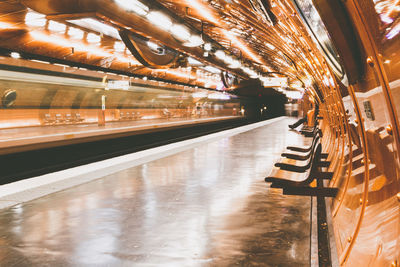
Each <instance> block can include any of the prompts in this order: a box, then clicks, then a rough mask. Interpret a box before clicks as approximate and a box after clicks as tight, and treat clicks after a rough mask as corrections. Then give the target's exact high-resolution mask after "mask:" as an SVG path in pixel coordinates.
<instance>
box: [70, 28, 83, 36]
mask: <svg viewBox="0 0 400 267" xmlns="http://www.w3.org/2000/svg"><path fill="white" fill-rule="evenodd" d="M68 35H69V36H70V37H71V38H73V39H82V38H83V35H84V32H83V31H82V30H80V29H77V28H73V27H69V29H68Z"/></svg>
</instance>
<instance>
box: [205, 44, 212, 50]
mask: <svg viewBox="0 0 400 267" xmlns="http://www.w3.org/2000/svg"><path fill="white" fill-rule="evenodd" d="M211 49H212V46H211V44H210V43H205V44H204V50H206V51H211Z"/></svg>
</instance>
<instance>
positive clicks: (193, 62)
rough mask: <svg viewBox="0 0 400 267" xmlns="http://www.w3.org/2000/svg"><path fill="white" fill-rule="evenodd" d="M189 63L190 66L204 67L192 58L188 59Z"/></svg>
mask: <svg viewBox="0 0 400 267" xmlns="http://www.w3.org/2000/svg"><path fill="white" fill-rule="evenodd" d="M188 63H189V65H203V63H201V62H200V61H198V60H197V59H195V58H192V57H188Z"/></svg>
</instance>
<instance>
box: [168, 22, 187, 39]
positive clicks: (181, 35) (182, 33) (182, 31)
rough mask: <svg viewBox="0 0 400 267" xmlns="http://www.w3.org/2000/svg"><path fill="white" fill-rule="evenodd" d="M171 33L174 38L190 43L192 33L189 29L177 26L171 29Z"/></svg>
mask: <svg viewBox="0 0 400 267" xmlns="http://www.w3.org/2000/svg"><path fill="white" fill-rule="evenodd" d="M171 33H172V35H173V36H174V37H176V38H177V39H179V40H181V41H188V40H189V38H190V31H189V29H188V28H187V27H185V26H183V25H180V24H175V25H173V26H172V27H171Z"/></svg>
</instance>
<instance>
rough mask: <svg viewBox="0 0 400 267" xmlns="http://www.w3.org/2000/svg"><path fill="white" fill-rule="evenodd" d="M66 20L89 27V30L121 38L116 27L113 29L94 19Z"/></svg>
mask: <svg viewBox="0 0 400 267" xmlns="http://www.w3.org/2000/svg"><path fill="white" fill-rule="evenodd" d="M68 22H69V23H72V24H75V25H78V26H81V27H83V28H85V29H89V30H92V31H95V32H98V33H101V34H104V35H107V36H110V37H112V38H114V39H118V40H121V37H120V36H119V33H118V30H117V29H115V28H114V27H112V26H110V25H108V24H105V23H103V22H100V21H98V20H96V19H92V18H84V19H75V20H68Z"/></svg>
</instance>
